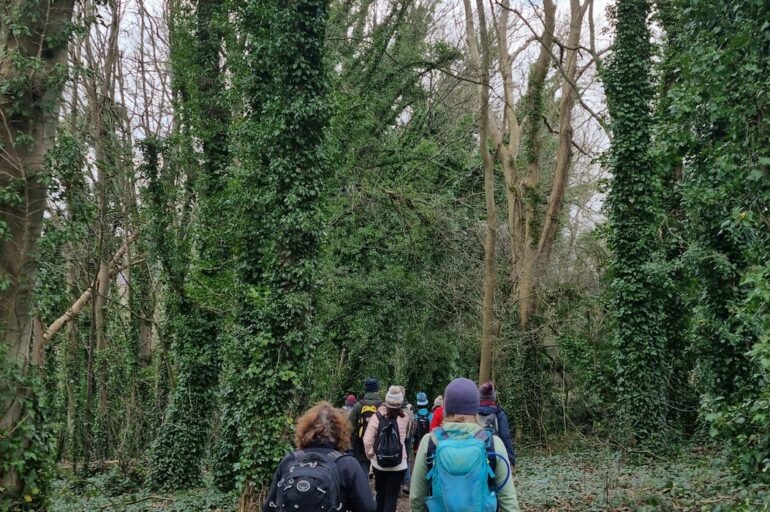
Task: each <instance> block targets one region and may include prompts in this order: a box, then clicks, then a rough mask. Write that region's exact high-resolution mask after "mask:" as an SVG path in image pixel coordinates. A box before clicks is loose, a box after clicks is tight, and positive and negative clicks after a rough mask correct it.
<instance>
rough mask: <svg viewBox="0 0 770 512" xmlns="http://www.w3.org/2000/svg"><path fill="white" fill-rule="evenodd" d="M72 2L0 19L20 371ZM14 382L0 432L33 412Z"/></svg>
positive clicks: (1, 270) (3, 175)
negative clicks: (10, 20)
mask: <svg viewBox="0 0 770 512" xmlns="http://www.w3.org/2000/svg"><path fill="white" fill-rule="evenodd" d="M27 2H28V0H13V1H10V2H8V1H6V2H5V4H4V5H5V7H4V8H2V11H3V12H2V14H3V16H5V15H6V14H8V13H13V12H14V11H16V12H21V13H24V12H25V11H30V10H31V9H30V8H29V6H28V5H25V6H24V7H22V5H21V4H25V3H27ZM73 3H74V0H51V1H50V2H48V3H46V4H41V7H42V6H43V5H45V6H47V9H46V12H45V13H44V14H43V15H40V16H37V17H36V18H35V19H21V20H14V21H17V22H19V23H20V24H21V25H22V26H24V25H27V26H28V28H29V31H28V32H27V33H26V34H21V35H13V34H12V33H11V32H10V27H9V26H8V24H7V23H5V22H4V23H3V24H2V25H0V83H3V84H17V85H16V86H15V87H17V88H18V87H21V88H22V89H21V90H18V89H16V90H15V89H14V85H11V90H10V91H9V93H7V94H6V95H3V96H0V148H2V154H1V155H0V189H3V190H4V191H12V192H16V193H17V195H18V201H11V202H8V203H2V204H0V220H1V221H2V224H4V227H5V229H6V230H7V235H6V236H4V237H3V238H2V242H0V280H1V281H2V284H3V286H2V288H1V289H2V291H0V327H1V328H2V334H1V335H0V336H2V337H1V338H0V339H1V340H2V342H1V343H0V357H2V358H3V360H2V366H3V371H4V372H5V371H9V372H11V373H15V374H17V375H19V376H20V377H21V378H22V379H24V377H26V376H27V374H28V373H29V371H30V365H32V364H34V363H35V361H34V360H33V359H34V357H33V354H34V353H33V346H32V345H33V340H32V338H31V333H32V319H31V316H30V312H31V307H32V302H31V294H32V289H33V286H34V280H35V270H36V267H35V262H34V259H33V258H32V251H33V250H34V248H35V244H36V242H37V240H38V238H39V237H40V232H41V229H42V224H43V211H44V210H45V206H46V197H47V194H46V185H45V179H44V178H45V176H44V166H43V161H44V157H45V154H46V152H47V151H48V150H49V149H50V148H51V147H52V146H53V141H54V137H55V134H56V128H57V124H58V110H59V104H60V101H61V92H62V91H61V89H62V86H61V83H62V81H60V80H49V78H50V76H51V73H52V72H54V67H57V68H58V69H61V67H64V66H66V64H67V44H66V41H67V37H62V35H65V36H66V31H67V30H68V23H69V21H70V18H71V16H72V9H73ZM36 14H40V13H36ZM11 16H14V15H13V14H11ZM16 56H19V57H21V58H22V59H24V58H39V59H40V60H41V61H42V63H43V67H42V69H39V70H35V71H32V70H31V69H23V68H22V69H19V67H18V66H17V65H15V64H14V60H15V57H16ZM24 75H29V77H28V78H29V79H30V80H29V81H28V82H27V83H26V84H24V85H22V86H19V85H18V84H19V82H20V81H22V80H24V78H23V76H24ZM15 93H18V95H17V96H16V97H14V96H13V95H14V94H15ZM6 382H7V381H6ZM10 387H11V386H8V385H7V384H5V383H2V384H0V392H2V398H0V435H4V434H2V433H9V432H14V429H15V427H16V426H17V425H18V423H19V422H20V421H23V419H24V418H26V414H27V413H28V412H27V411H25V406H24V401H25V398H26V396H27V393H28V392H29V391H28V388H27V386H24V385H22V384H17V385H15V387H14V388H11V389H8V388H10ZM6 392H7V395H6ZM29 442H30V440H28V439H26V440H23V442H22V443H21V445H19V447H18V448H15V449H12V450H11V452H10V453H5V452H2V453H0V455H2V456H3V457H11V458H12V460H13V459H16V458H21V457H22V452H23V451H24V449H25V448H26V447H27V446H28V445H29ZM24 476H25V475H23V474H20V473H19V472H18V471H17V470H16V469H13V466H12V467H11V469H10V470H8V471H3V470H2V469H0V487H3V488H4V489H5V491H4V492H6V493H7V494H8V495H9V496H11V497H14V496H17V495H18V493H19V492H20V491H21V490H22V489H23V488H24Z"/></svg>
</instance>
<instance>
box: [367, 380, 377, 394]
mask: <svg viewBox="0 0 770 512" xmlns="http://www.w3.org/2000/svg"><path fill="white" fill-rule="evenodd" d="M379 390H380V383H379V382H377V379H372V378H368V379H366V380H365V381H364V391H365V392H367V393H376V392H377V391H379Z"/></svg>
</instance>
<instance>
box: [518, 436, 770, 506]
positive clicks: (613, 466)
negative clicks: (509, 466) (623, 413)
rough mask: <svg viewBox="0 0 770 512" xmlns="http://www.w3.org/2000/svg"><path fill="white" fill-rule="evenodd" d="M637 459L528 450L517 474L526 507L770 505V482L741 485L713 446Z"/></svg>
mask: <svg viewBox="0 0 770 512" xmlns="http://www.w3.org/2000/svg"><path fill="white" fill-rule="evenodd" d="M633 459H634V458H633V457H632V458H629V457H624V456H622V455H621V454H620V453H618V452H616V451H610V450H603V451H586V452H572V453H566V454H561V455H544V454H527V453H525V454H523V455H522V456H521V457H520V459H519V464H518V465H519V469H518V471H517V473H518V474H517V475H516V487H517V490H518V493H519V501H520V503H521V506H522V510H524V511H535V510H543V511H577V510H581V511H600V510H601V511H604V510H611V511H639V512H643V511H644V512H646V511H685V510H687V511H704V512H705V511H709V512H723V511H763V510H770V487H768V486H758V487H754V488H751V487H746V486H745V485H742V484H740V483H739V482H738V481H737V480H735V479H734V478H733V477H732V476H730V475H729V474H728V472H727V467H726V466H725V462H724V459H723V458H722V457H721V456H720V455H718V454H717V453H714V452H712V451H704V450H697V451H692V452H689V453H685V454H682V455H679V456H677V457H674V458H671V459H665V460H664V459H660V460H658V459H656V458H654V457H653V458H647V459H646V461H639V460H633Z"/></svg>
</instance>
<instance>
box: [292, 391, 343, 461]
mask: <svg viewBox="0 0 770 512" xmlns="http://www.w3.org/2000/svg"><path fill="white" fill-rule="evenodd" d="M350 432H351V427H350V422H349V421H348V419H347V418H346V417H345V414H344V413H343V412H342V411H340V410H339V409H336V408H335V407H334V406H333V405H332V404H330V403H329V402H318V403H317V404H315V405H314V406H313V407H311V408H310V409H309V410H308V411H307V412H306V413H305V414H303V415H302V417H301V418H300V419H299V420H297V432H296V434H295V435H294V444H295V445H296V446H297V448H300V449H301V448H307V447H308V446H310V445H313V444H315V443H318V442H327V443H331V444H332V445H333V446H334V448H335V449H337V450H339V451H341V452H343V453H344V452H347V451H348V450H350Z"/></svg>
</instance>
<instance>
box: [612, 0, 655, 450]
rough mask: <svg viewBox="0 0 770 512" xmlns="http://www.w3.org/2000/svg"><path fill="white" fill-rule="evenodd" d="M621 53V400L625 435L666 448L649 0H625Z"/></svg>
mask: <svg viewBox="0 0 770 512" xmlns="http://www.w3.org/2000/svg"><path fill="white" fill-rule="evenodd" d="M616 9H617V10H616V12H615V30H616V39H615V44H614V47H613V49H614V53H613V55H612V57H611V59H610V62H609V64H608V66H607V74H606V76H605V80H604V82H605V85H606V90H607V103H608V107H609V112H610V115H611V116H612V134H613V139H612V145H611V150H610V168H611V170H612V176H613V179H612V189H611V191H610V194H609V196H608V197H607V215H608V220H609V225H610V231H609V237H608V245H609V247H610V249H611V250H612V260H611V273H612V281H611V284H610V300H611V310H612V312H613V316H614V318H613V321H614V327H615V343H616V349H615V353H616V379H617V400H618V404H617V405H618V409H619V411H618V412H619V413H620V420H621V421H620V424H621V425H622V426H623V427H624V429H623V430H624V431H623V433H622V435H623V436H624V437H628V438H629V440H630V441H632V442H633V441H635V442H639V443H642V444H651V445H659V444H660V442H661V435H662V434H663V432H664V430H665V428H666V424H667V421H666V405H667V404H666V395H667V393H666V389H665V383H666V377H667V371H666V368H667V365H668V362H667V360H666V350H665V347H666V336H665V335H666V332H665V311H664V304H665V301H664V300H663V297H661V294H662V293H663V291H664V289H665V278H666V276H665V271H666V266H665V265H663V264H661V263H660V261H659V256H660V253H659V251H658V249H659V247H658V245H659V244H658V238H657V233H658V227H659V226H660V222H661V217H662V216H661V212H662V195H661V181H660V176H659V172H658V170H657V167H656V164H655V161H654V158H653V156H652V155H653V153H652V148H651V131H652V124H653V117H652V99H653V83H652V74H651V69H652V44H651V42H650V31H649V28H648V26H647V17H648V15H649V13H650V2H649V0H619V1H618V3H617V8H616Z"/></svg>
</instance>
